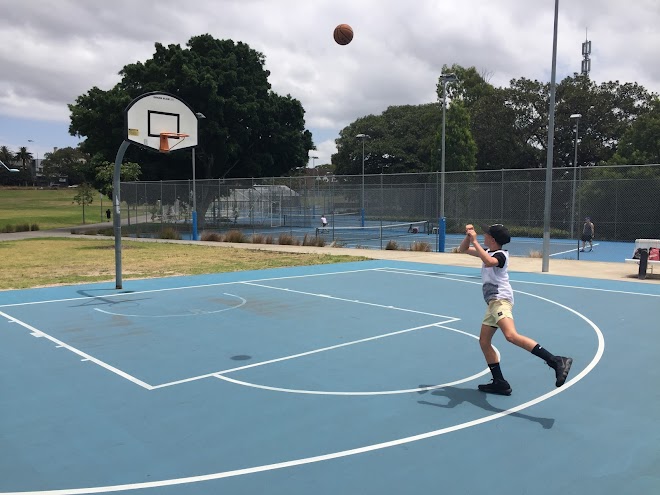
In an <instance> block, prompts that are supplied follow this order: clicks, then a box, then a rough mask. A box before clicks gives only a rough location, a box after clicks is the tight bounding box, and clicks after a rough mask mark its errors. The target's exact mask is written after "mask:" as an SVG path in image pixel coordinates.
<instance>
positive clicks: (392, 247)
mask: <svg viewBox="0 0 660 495" xmlns="http://www.w3.org/2000/svg"><path fill="white" fill-rule="evenodd" d="M385 249H387V250H390V251H396V250H397V249H399V245H398V244H397V242H396V241H393V240H389V241H387V246H385Z"/></svg>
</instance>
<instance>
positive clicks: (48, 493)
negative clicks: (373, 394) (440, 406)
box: [0, 274, 605, 495]
mask: <svg viewBox="0 0 660 495" xmlns="http://www.w3.org/2000/svg"><path fill="white" fill-rule="evenodd" d="M411 275H414V274H411ZM441 278H444V277H441ZM448 280H452V279H448ZM455 281H457V282H467V283H479V284H480V283H481V282H473V281H464V280H460V279H458V280H455ZM516 292H520V293H522V294H526V295H529V296H531V297H535V298H537V299H541V300H543V301H546V302H548V303H550V304H554V305H556V306H558V307H560V308H563V309H565V310H566V311H569V312H571V313H573V314H575V315H577V316H578V317H579V318H581V319H582V320H584V321H585V322H586V323H587V324H588V325H589V326H590V327H591V328H592V330H593V331H594V333H595V334H596V336H597V340H598V349H597V351H596V354H595V355H594V357H593V359H592V360H591V361H590V362H589V364H588V365H587V366H586V367H585V368H584V369H583V370H582V371H581V372H580V373H578V374H577V375H576V376H575V377H574V378H572V379H571V380H568V381H567V382H566V383H565V384H564V385H563V386H562V387H560V388H555V389H554V390H552V391H550V392H548V393H546V394H543V395H541V396H539V397H537V398H536V399H532V400H530V401H528V402H525V403H523V404H520V405H518V406H515V407H512V408H510V409H507V410H505V411H501V412H498V413H494V414H491V415H490V416H484V417H482V418H478V419H475V420H472V421H468V422H466V423H460V424H457V425H453V426H450V427H447V428H442V429H439V430H434V431H429V432H426V433H421V434H418V435H412V436H409V437H403V438H398V439H395V440H390V441H386V442H381V443H376V444H372V445H366V446H363V447H358V448H354V449H348V450H343V451H339V452H332V453H329V454H323V455H318V456H312V457H305V458H299V459H294V460H290V461H283V462H277V463H273V464H265V465H261V466H254V467H250V468H243V469H235V470H232V471H221V472H216V473H209V474H205V475H198V476H189V477H185V478H171V479H163V480H159V481H149V482H142V483H127V484H122V485H108V486H95V487H87V488H70V489H60V490H40V491H24V492H1V493H0V495H83V494H91V493H104V492H118V491H124V490H140V489H147V488H160V487H164V486H175V485H183V484H189V483H200V482H204V481H211V480H219V479H225V478H232V477H236V476H243V475H248V474H254V473H261V472H265V471H274V470H278V469H286V468H289V467H294V466H302V465H306V464H312V463H316V462H322V461H327V460H332V459H339V458H343V457H348V456H351V455H358V454H363V453H365V452H372V451H375V450H380V449H385V448H389V447H394V446H398V445H404V444H407V443H411V442H416V441H419V440H425V439H428V438H433V437H437V436H440V435H444V434H446V433H452V432H455V431H459V430H462V429H465V428H470V427H472V426H477V425H480V424H483V423H487V422H490V421H494V420H496V419H499V418H503V417H505V416H508V415H510V414H513V413H516V412H519V411H522V410H524V409H527V408H529V407H531V406H534V405H536V404H539V403H541V402H543V401H546V400H548V399H550V398H551V397H554V396H555V395H557V394H560V393H563V392H565V391H566V390H568V389H569V388H570V387H572V386H573V385H576V384H577V383H579V382H580V381H581V380H582V379H583V378H584V377H585V376H587V375H588V374H589V373H590V372H591V371H592V370H593V369H594V368H595V367H596V365H597V364H598V362H599V361H600V360H601V358H602V356H603V353H604V350H605V339H604V337H603V334H602V332H601V331H600V328H598V326H597V325H596V324H595V323H594V322H592V321H591V320H589V319H588V318H587V317H586V316H584V315H582V314H581V313H578V312H577V311H575V310H574V309H572V308H569V307H568V306H565V305H563V304H560V303H558V302H556V301H553V300H551V299H547V298H544V297H541V296H537V295H535V294H529V293H526V292H521V291H516Z"/></svg>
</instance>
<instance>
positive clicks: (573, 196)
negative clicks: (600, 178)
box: [570, 113, 582, 239]
mask: <svg viewBox="0 0 660 495" xmlns="http://www.w3.org/2000/svg"><path fill="white" fill-rule="evenodd" d="M580 117H582V114H580V113H574V114H573V115H571V117H570V118H571V119H575V158H574V160H573V192H572V194H571V239H572V238H573V232H574V225H575V174H576V171H577V152H578V129H579V126H580Z"/></svg>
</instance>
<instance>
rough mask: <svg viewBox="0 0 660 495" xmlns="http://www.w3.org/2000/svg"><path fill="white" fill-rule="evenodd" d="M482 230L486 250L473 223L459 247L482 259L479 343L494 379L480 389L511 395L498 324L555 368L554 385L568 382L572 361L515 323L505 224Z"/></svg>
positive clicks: (515, 341) (507, 233)
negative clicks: (498, 349)
mask: <svg viewBox="0 0 660 495" xmlns="http://www.w3.org/2000/svg"><path fill="white" fill-rule="evenodd" d="M483 230H484V245H485V246H486V249H484V248H483V247H481V245H480V244H479V241H478V240H477V233H476V231H475V230H474V227H473V226H472V225H471V224H469V225H466V226H465V239H463V241H462V242H461V245H460V246H459V248H458V249H459V251H460V252H461V253H467V254H469V255H472V256H476V257H477V258H479V259H481V261H482V262H483V265H482V267H481V280H482V282H483V286H482V289H483V295H484V299H485V301H486V304H487V305H488V309H487V310H486V315H485V316H484V319H483V322H482V324H481V333H480V334H479V345H480V346H481V352H483V354H484V357H485V358H486V363H487V364H488V367H489V368H490V372H491V373H492V375H493V381H492V382H491V383H488V384H485V385H479V390H481V391H482V392H486V393H491V394H499V395H511V386H510V385H509V382H507V381H506V380H505V379H504V376H503V375H502V370H501V368H500V363H499V357H498V355H497V353H496V352H495V349H494V348H493V345H492V343H491V342H492V340H493V336H494V335H495V332H496V331H497V328H498V327H499V328H500V330H502V333H503V334H504V336H505V337H506V340H508V341H509V342H511V343H512V344H515V345H517V346H518V347H522V348H523V349H525V350H527V351H529V352H531V353H532V354H534V355H535V356H538V357H540V358H541V359H543V360H544V361H545V362H546V363H547V364H548V366H550V367H551V368H552V369H554V370H555V377H556V382H555V385H556V386H557V387H561V386H562V385H563V384H564V382H566V377H567V376H568V372H569V371H570V369H571V364H572V363H573V360H572V359H571V358H568V357H562V356H555V355H553V354H550V352H548V351H547V350H546V349H544V348H543V347H541V346H540V345H539V344H538V343H537V342H536V341H534V340H532V339H530V338H529V337H525V336H524V335H520V334H519V333H518V332H517V331H516V327H515V325H514V323H513V313H512V309H513V290H512V288H511V284H510V283H509V273H508V266H509V253H508V252H507V251H506V250H503V249H502V246H503V245H504V244H507V243H508V242H510V241H511V236H510V235H509V231H508V230H507V228H506V227H505V226H504V225H502V224H494V225H491V226H489V227H483Z"/></svg>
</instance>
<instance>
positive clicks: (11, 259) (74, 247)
mask: <svg viewBox="0 0 660 495" xmlns="http://www.w3.org/2000/svg"><path fill="white" fill-rule="evenodd" d="M0 259H2V260H3V262H2V277H0V290H7V289H26V288H32V287H42V286H48V285H68V284H80V283H92V282H102V281H112V280H114V279H115V250H114V240H112V239H94V238H90V239H67V238H44V239H24V240H19V241H2V242H0ZM365 259H367V258H364V257H361V256H343V255H341V256H339V255H330V254H306V253H278V252H271V251H253V250H250V249H235V248H232V247H225V246H222V245H221V244H219V245H218V246H200V245H191V244H173V243H156V242H153V243H152V242H136V241H124V242H122V277H123V278H124V279H136V278H158V277H171V276H176V275H199V274H205V273H223V272H237V271H243V270H262V269H266V268H279V267H286V266H308V265H323V264H331V263H342V262H348V261H361V260H365Z"/></svg>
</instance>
